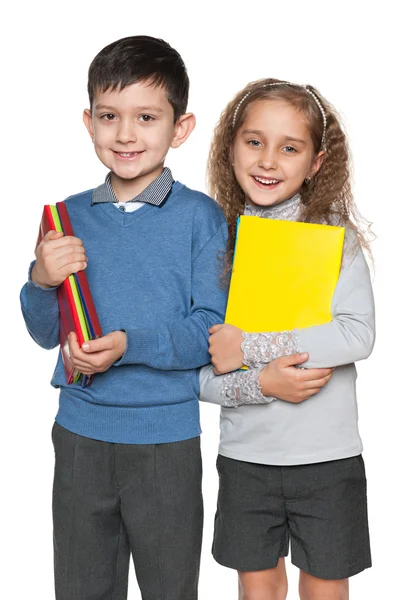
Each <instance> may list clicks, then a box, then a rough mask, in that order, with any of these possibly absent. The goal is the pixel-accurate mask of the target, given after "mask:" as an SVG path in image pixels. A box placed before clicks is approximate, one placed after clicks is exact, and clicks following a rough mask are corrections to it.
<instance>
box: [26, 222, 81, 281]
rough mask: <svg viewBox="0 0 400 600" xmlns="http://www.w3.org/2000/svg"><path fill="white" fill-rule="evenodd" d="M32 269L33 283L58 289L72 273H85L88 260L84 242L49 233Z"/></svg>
mask: <svg viewBox="0 0 400 600" xmlns="http://www.w3.org/2000/svg"><path fill="white" fill-rule="evenodd" d="M35 256H36V262H35V264H34V267H33V269H32V273H31V278H32V281H33V283H35V284H36V285H40V286H41V287H44V288H47V287H56V286H58V285H60V284H61V283H62V282H63V281H64V279H66V278H67V277H68V276H69V275H71V273H76V272H77V271H83V269H86V267H87V258H86V254H85V249H84V247H83V244H82V241H81V240H80V239H79V238H77V237H72V236H65V235H64V234H63V233H60V232H57V231H48V232H47V233H46V235H45V236H44V238H43V240H42V241H41V242H40V244H39V246H38V247H37V248H36V251H35Z"/></svg>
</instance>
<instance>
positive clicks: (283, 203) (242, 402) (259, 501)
mask: <svg viewBox="0 0 400 600" xmlns="http://www.w3.org/2000/svg"><path fill="white" fill-rule="evenodd" d="M209 176H210V182H211V191H212V193H213V194H214V195H215V197H216V199H217V201H218V202H219V203H220V205H221V206H222V208H223V209H224V212H225V215H226V217H227V220H228V225H229V230H230V245H229V250H228V260H229V261H231V259H232V252H233V246H234V237H235V227H236V219H237V217H238V216H239V215H241V214H243V213H244V214H247V215H254V216H258V217H261V218H270V219H287V220H296V221H307V222H312V223H325V224H330V225H343V226H345V227H346V236H345V245H344V251H343V259H342V266H341V272H340V277H339V280H338V283H337V286H336V289H335V293H334V297H333V301H332V307H331V313H332V321H331V322H330V323H328V324H326V325H320V326H316V327H309V328H306V329H301V330H295V331H285V332H262V333H257V334H254V333H251V334H249V333H246V332H243V331H241V330H240V329H238V328H236V327H233V326H231V325H227V324H225V325H215V326H214V327H212V328H211V329H210V333H211V337H210V354H211V357H212V363H213V365H210V366H208V367H204V368H203V369H202V372H201V399H202V400H205V401H209V402H214V403H218V404H221V405H222V410H221V440H220V450H219V456H218V460H217V467H218V471H219V478H220V487H219V496H218V507H217V514H216V520H215V532H214V543H213V555H214V557H215V559H216V560H217V561H218V562H219V563H221V564H223V565H225V566H228V567H231V568H235V569H237V570H238V572H239V589H240V598H241V599H242V600H267V599H268V600H272V599H273V600H278V599H279V600H281V599H284V598H286V594H287V578H286V572H285V563H284V557H285V556H286V555H287V554H288V543H289V540H290V544H291V558H292V562H293V564H295V565H296V566H297V567H298V568H299V569H300V581H299V590H300V598H302V599H303V600H314V599H315V600H317V599H318V600H322V598H323V599H329V600H339V599H340V600H344V599H347V598H348V578H349V577H350V576H352V575H355V574H356V573H359V572H360V571H362V570H363V569H366V568H367V567H370V566H371V558H370V548H369V534H368V522H367V504H366V480H365V471H364V464H363V459H362V457H361V451H362V444H361V439H360V436H359V433H358V427H357V404H356V394H355V381H356V369H355V365H354V362H355V361H357V360H361V359H364V358H367V356H369V354H370V353H371V351H372V347H373V343H374V304H373V296H372V290H371V283H370V277H369V270H368V267H367V264H366V262H365V259H364V255H363V252H362V249H361V247H362V246H363V247H364V248H366V249H368V243H367V240H366V238H365V235H364V234H363V232H362V229H361V226H360V219H359V218H357V212H356V209H355V206H354V203H353V199H352V195H351V187H350V177H349V155H348V150H347V143H346V137H345V135H344V133H343V130H342V128H341V125H340V123H339V119H338V117H337V115H336V113H335V111H334V109H333V108H332V107H331V106H330V105H329V104H328V102H327V101H326V100H325V99H324V98H322V96H321V95H320V94H319V92H317V90H316V89H314V88H312V87H310V86H301V85H295V84H292V83H288V82H284V81H279V80H276V79H264V80H260V81H256V82H254V83H251V84H249V85H248V86H247V87H246V88H245V89H244V90H242V91H241V92H239V94H237V96H236V97H235V98H234V99H233V101H232V102H231V103H230V104H228V106H227V108H226V110H225V111H224V112H223V114H222V116H221V119H220V122H219V124H218V125H217V127H216V130H215V136H214V140H213V142H212V147H211V154H210V159H209ZM276 260H279V248H277V251H276ZM273 293H274V290H271V294H273ZM249 310H251V306H249ZM299 352H300V353H307V354H305V356H306V357H308V358H309V360H307V362H304V358H301V356H300V355H299V354H298V353H299ZM294 354H296V356H293V358H292V357H291V355H294ZM301 361H303V363H304V364H303V365H302V366H303V367H306V369H309V368H310V367H311V369H309V370H299V369H295V368H294V367H293V366H291V365H294V364H296V365H298V364H299V363H300V362H301ZM243 364H245V365H247V366H248V367H249V370H248V371H236V372H232V371H235V370H237V369H238V368H239V367H241V366H242V365H243ZM316 368H318V369H321V371H316ZM332 368H334V371H333V373H332ZM224 373H227V374H226V375H222V374H224ZM318 373H319V375H318ZM299 382H301V387H299V386H300V384H299ZM328 382H329V383H328ZM317 392H319V393H317Z"/></svg>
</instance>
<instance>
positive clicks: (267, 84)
mask: <svg viewBox="0 0 400 600" xmlns="http://www.w3.org/2000/svg"><path fill="white" fill-rule="evenodd" d="M277 85H291V86H292V87H300V88H302V89H303V90H305V91H306V92H307V93H308V94H310V96H312V98H313V99H314V102H315V104H316V105H317V106H318V108H319V110H320V113H321V116H322V121H323V124H324V126H323V131H322V138H321V149H322V148H324V146H325V137H326V114H325V110H324V107H323V106H322V103H321V100H320V99H319V98H318V96H317V95H316V94H314V92H312V91H311V90H310V89H309V88H308V87H307V86H306V85H298V84H297V83H290V82H289V81H276V82H273V83H264V85H262V86H261V87H263V88H266V87H272V86H277ZM253 92H254V90H250V91H249V92H247V93H246V94H245V95H244V96H243V98H242V99H241V100H240V101H239V103H238V105H237V107H236V108H235V112H234V113H233V119H232V128H233V127H235V124H236V118H237V114H238V112H239V109H240V107H241V106H242V104H243V102H244V101H245V100H246V98H248V97H249V96H250V94H252V93H253Z"/></svg>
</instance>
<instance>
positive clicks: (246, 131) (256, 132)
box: [242, 129, 263, 135]
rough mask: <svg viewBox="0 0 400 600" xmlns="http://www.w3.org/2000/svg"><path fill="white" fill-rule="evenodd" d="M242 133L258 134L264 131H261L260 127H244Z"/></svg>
mask: <svg viewBox="0 0 400 600" xmlns="http://www.w3.org/2000/svg"><path fill="white" fill-rule="evenodd" d="M242 133H253V134H256V135H263V132H262V131H260V130H259V129H244V130H243V131H242Z"/></svg>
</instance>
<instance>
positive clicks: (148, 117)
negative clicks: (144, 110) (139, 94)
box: [139, 115, 154, 123]
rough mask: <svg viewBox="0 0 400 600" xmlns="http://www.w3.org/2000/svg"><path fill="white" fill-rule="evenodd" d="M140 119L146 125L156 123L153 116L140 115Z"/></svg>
mask: <svg viewBox="0 0 400 600" xmlns="http://www.w3.org/2000/svg"><path fill="white" fill-rule="evenodd" d="M139 119H141V120H142V121H144V122H145V123H149V122H150V121H154V117H152V116H151V115H140V117H139Z"/></svg>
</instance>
